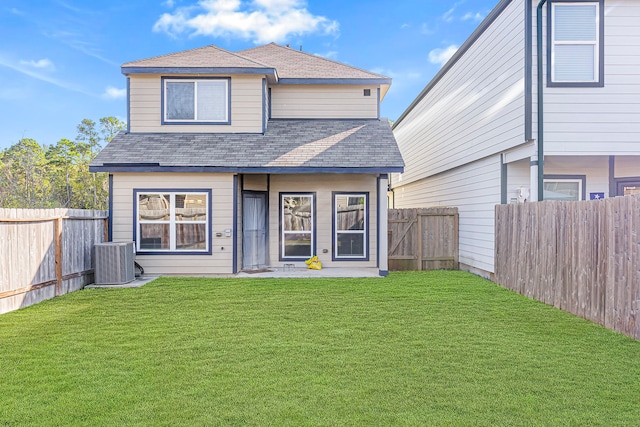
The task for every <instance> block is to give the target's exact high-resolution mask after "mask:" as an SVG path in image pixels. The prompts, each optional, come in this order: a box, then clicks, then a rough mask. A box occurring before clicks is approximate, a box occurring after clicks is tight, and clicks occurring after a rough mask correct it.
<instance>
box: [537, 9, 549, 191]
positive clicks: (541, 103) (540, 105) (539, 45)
mask: <svg viewBox="0 0 640 427" xmlns="http://www.w3.org/2000/svg"><path fill="white" fill-rule="evenodd" d="M546 2H547V0H540V3H538V8H537V12H536V13H537V15H536V18H537V22H536V48H537V55H538V57H537V65H538V140H537V143H536V145H537V147H538V201H542V200H544V87H543V85H544V77H543V75H542V7H543V6H544V4H545V3H546Z"/></svg>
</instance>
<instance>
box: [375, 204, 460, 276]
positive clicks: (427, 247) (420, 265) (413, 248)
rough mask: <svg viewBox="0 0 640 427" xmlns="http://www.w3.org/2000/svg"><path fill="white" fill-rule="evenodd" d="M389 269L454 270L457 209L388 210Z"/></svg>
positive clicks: (456, 247) (456, 253)
mask: <svg viewBox="0 0 640 427" xmlns="http://www.w3.org/2000/svg"><path fill="white" fill-rule="evenodd" d="M388 222H389V231H388V233H389V255H388V260H389V270H395V271H397V270H439V269H448V270H457V269H458V267H459V263H458V209H457V208H421V209H389V218H388Z"/></svg>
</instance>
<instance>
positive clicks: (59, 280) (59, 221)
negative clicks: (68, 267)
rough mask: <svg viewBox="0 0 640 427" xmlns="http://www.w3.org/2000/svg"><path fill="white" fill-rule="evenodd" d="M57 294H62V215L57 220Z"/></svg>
mask: <svg viewBox="0 0 640 427" xmlns="http://www.w3.org/2000/svg"><path fill="white" fill-rule="evenodd" d="M54 221H55V234H56V236H55V247H56V296H58V295H62V217H58V218H56V219H55V220H54Z"/></svg>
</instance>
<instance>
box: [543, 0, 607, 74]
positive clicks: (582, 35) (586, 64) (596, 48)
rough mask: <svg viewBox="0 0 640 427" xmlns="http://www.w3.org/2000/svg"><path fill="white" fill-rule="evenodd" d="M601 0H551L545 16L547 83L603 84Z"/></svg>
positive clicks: (602, 16) (602, 17)
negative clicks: (583, 0)
mask: <svg viewBox="0 0 640 427" xmlns="http://www.w3.org/2000/svg"><path fill="white" fill-rule="evenodd" d="M603 19H604V15H603V12H602V2H601V1H585V2H582V1H562V0H555V1H552V2H551V13H550V14H549V20H548V30H549V31H548V33H547V34H548V39H549V41H550V43H549V54H550V55H549V58H550V61H548V69H547V71H548V75H549V76H550V79H549V81H548V85H549V86H602V85H603V82H604V79H603V77H604V76H603V75H602V74H603V67H604V66H603V64H604V59H603V58H602V55H603V52H604V50H603V49H604V45H603V30H602V29H603V25H602V24H603Z"/></svg>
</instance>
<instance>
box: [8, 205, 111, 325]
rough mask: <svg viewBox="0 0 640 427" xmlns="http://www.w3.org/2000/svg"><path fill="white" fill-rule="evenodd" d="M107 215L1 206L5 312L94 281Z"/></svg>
mask: <svg viewBox="0 0 640 427" xmlns="http://www.w3.org/2000/svg"><path fill="white" fill-rule="evenodd" d="M107 221H108V217H107V212H106V211H96V210H80V209H0V314H1V313H6V312H8V311H12V310H17V309H18V308H21V307H26V306H29V305H32V304H35V303H38V302H40V301H43V300H45V299H49V298H53V297H54V296H57V295H62V294H66V293H68V292H71V291H75V290H78V289H81V288H83V287H84V286H85V285H87V284H89V283H92V282H93V272H94V270H93V269H94V260H93V256H94V255H93V246H94V244H95V243H99V242H103V241H106V240H107Z"/></svg>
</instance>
